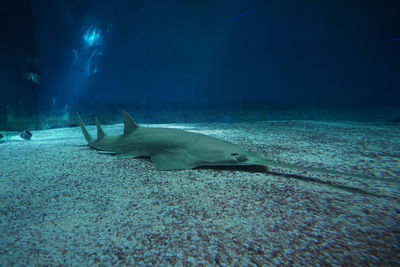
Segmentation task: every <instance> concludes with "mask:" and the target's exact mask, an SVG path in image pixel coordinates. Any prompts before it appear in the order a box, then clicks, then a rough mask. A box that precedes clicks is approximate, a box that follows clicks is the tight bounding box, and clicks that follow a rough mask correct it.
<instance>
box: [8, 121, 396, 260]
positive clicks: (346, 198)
mask: <svg viewBox="0 0 400 267" xmlns="http://www.w3.org/2000/svg"><path fill="white" fill-rule="evenodd" d="M150 126H162V127H179V128H183V129H186V130H192V131H196V132H200V133H204V134H207V135H211V136H215V137H218V138H220V139H224V140H227V141H230V142H233V143H236V144H238V145H241V146H242V147H244V148H247V149H249V150H252V151H255V152H258V153H261V154H263V155H264V156H265V157H266V158H268V159H271V160H275V161H280V162H286V163H291V164H296V165H299V166H303V167H316V168H325V169H329V170H338V171H345V172H353V173H364V174H368V175H372V176H376V177H381V178H385V179H392V180H394V181H379V180H370V179H363V178H354V177H349V176H346V175H328V174H321V173H316V172H311V171H297V170H292V169H287V168H278V167H271V168H269V170H268V171H261V170H258V169H257V170H252V169H229V168H222V169H207V168H201V169H195V170H183V171H162V172H160V171H157V170H156V169H155V166H154V165H153V164H152V162H151V161H150V160H146V159H117V158H116V157H114V156H111V155H102V154H98V153H97V152H96V151H95V150H92V149H90V148H89V147H87V146H85V141H84V139H83V137H82V136H81V133H80V129H78V128H65V129H55V130H44V131H36V132H33V139H32V141H24V140H18V138H14V139H13V140H8V141H5V142H3V143H0V157H1V159H0V266H45V265H48V266H111V265H114V266H126V265H137V266H149V265H155V266H166V265H178V266H182V265H185V266H211V265H221V266H277V265H280V266H282V265H284V266H290V265H295V266H300V265H302V266H321V265H324V266H325V265H327V266H395V265H397V266H398V265H399V264H400V254H399V252H400V200H399V199H400V197H399V196H400V194H399V193H400V183H399V182H400V178H399V173H400V126H395V125H385V124H354V123H346V122H340V123H339V122H338V123H327V122H311V121H277V122H258V123H233V124H232V123H231V124H223V123H211V124H180V125H177V124H176V125H172V124H169V125H150ZM104 128H105V130H106V132H108V133H109V134H119V133H121V132H122V125H110V126H105V127H104ZM89 130H90V131H91V132H94V127H93V126H89Z"/></svg>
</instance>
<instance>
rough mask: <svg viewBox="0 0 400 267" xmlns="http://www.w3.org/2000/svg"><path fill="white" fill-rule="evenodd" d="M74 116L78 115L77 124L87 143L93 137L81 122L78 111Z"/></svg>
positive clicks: (91, 140)
mask: <svg viewBox="0 0 400 267" xmlns="http://www.w3.org/2000/svg"><path fill="white" fill-rule="evenodd" d="M76 116H77V117H78V121H79V125H80V126H81V130H82V133H83V136H85V139H86V141H87V142H88V143H90V142H93V140H94V139H93V137H92V136H91V135H90V133H89V132H88V130H87V129H86V127H85V124H84V123H83V121H82V119H81V116H79V113H78V112H76Z"/></svg>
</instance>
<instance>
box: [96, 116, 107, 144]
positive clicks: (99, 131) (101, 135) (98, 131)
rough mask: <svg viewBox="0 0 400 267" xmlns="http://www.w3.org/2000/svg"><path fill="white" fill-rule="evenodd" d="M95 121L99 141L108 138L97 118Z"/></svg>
mask: <svg viewBox="0 0 400 267" xmlns="http://www.w3.org/2000/svg"><path fill="white" fill-rule="evenodd" d="M94 120H95V121H96V128H97V140H100V139H103V138H104V136H106V134H105V132H104V131H103V129H102V128H101V125H100V122H99V120H98V119H97V117H94Z"/></svg>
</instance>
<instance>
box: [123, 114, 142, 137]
mask: <svg viewBox="0 0 400 267" xmlns="http://www.w3.org/2000/svg"><path fill="white" fill-rule="evenodd" d="M122 115H123V116H124V134H128V133H131V132H133V131H135V130H136V129H137V128H139V125H138V124H137V123H136V122H135V121H134V120H133V119H132V117H131V116H129V114H128V113H127V112H126V111H124V112H123V113H122Z"/></svg>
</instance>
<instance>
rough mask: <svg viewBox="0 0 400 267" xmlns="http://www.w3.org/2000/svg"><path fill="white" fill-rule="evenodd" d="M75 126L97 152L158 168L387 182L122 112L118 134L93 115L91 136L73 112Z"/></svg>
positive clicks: (383, 179) (390, 180) (163, 169)
mask: <svg viewBox="0 0 400 267" xmlns="http://www.w3.org/2000/svg"><path fill="white" fill-rule="evenodd" d="M77 117H78V121H79V125H80V127H81V130H82V133H83V136H84V137H85V139H86V141H87V143H88V145H89V146H90V147H92V148H94V149H97V150H99V151H100V152H101V153H107V154H113V155H115V156H117V157H118V158H135V157H142V156H145V157H150V159H151V161H152V162H153V163H154V164H155V167H156V169H157V170H159V171H167V170H186V169H193V168H196V167H201V166H263V167H265V168H268V167H270V166H272V167H281V168H288V169H294V170H303V171H309V172H310V171H311V172H319V173H326V174H334V175H342V176H351V177H358V178H363V179H372V180H380V181H389V182H400V180H396V179H389V178H387V179H385V178H378V177H374V176H368V175H363V174H356V173H350V172H342V171H334V170H327V169H320V168H312V167H302V166H297V165H292V164H288V163H281V162H276V161H272V160H268V159H265V158H264V157H263V156H262V155H260V154H257V153H255V152H251V151H248V150H246V149H243V148H241V147H239V146H237V145H235V144H233V143H230V142H227V141H224V140H220V139H217V138H214V137H211V136H208V135H204V134H200V133H194V132H190V131H185V130H181V129H171V128H149V127H142V126H140V125H139V124H137V123H136V122H135V121H134V119H133V118H132V117H131V116H130V115H129V114H128V113H127V112H125V111H124V112H123V120H124V130H123V133H122V134H120V135H115V136H108V135H106V133H105V132H104V130H103V129H102V128H101V125H100V122H99V120H98V119H97V118H96V117H95V123H96V128H97V138H96V139H94V138H93V137H92V135H91V134H90V133H89V131H88V130H87V128H86V126H85V124H84V123H83V121H82V119H81V117H80V116H79V114H78V113H77Z"/></svg>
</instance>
